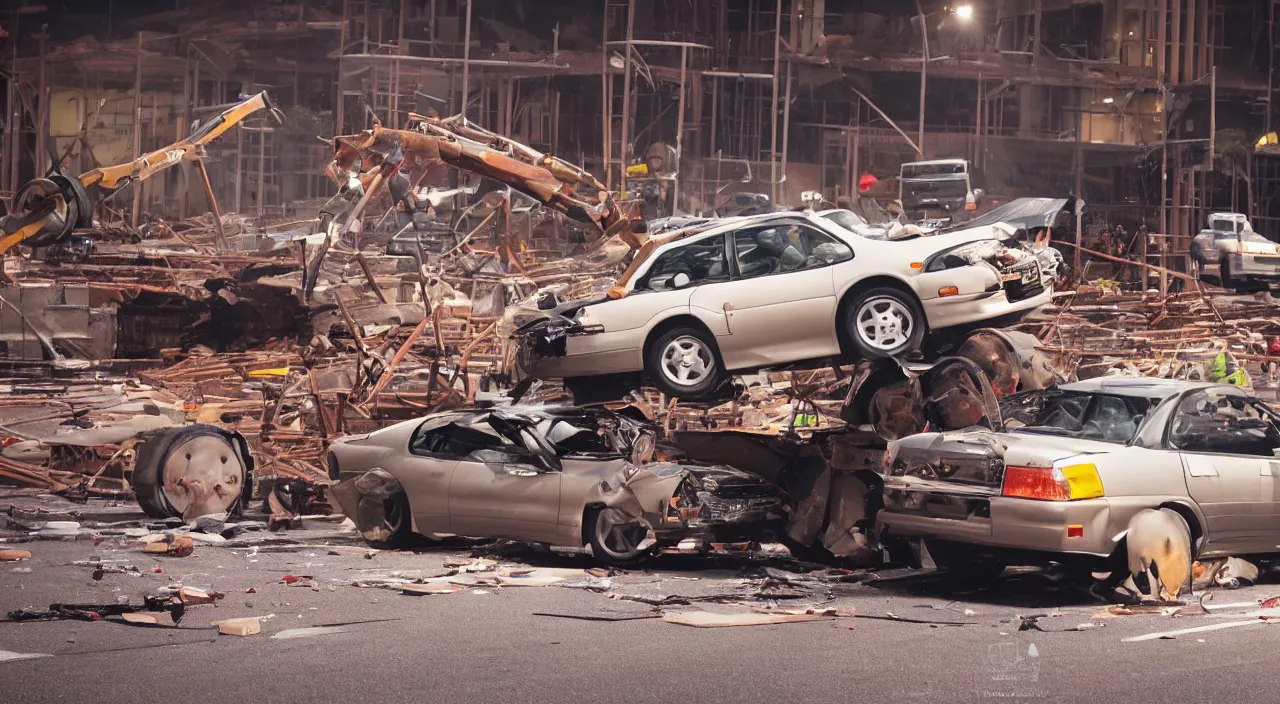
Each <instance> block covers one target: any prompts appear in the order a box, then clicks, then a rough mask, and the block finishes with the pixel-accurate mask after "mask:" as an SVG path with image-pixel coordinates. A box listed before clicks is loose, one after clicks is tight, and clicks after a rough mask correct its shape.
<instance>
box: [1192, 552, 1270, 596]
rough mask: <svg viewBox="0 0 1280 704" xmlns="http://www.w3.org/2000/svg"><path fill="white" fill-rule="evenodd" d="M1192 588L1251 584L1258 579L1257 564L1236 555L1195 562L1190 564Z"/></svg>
mask: <svg viewBox="0 0 1280 704" xmlns="http://www.w3.org/2000/svg"><path fill="white" fill-rule="evenodd" d="M1191 574H1192V583H1191V585H1192V588H1193V589H1197V590H1199V589H1208V588H1209V587H1214V586H1216V587H1222V588H1223V589H1239V588H1240V587H1241V586H1243V585H1246V584H1253V583H1255V582H1257V581H1258V574H1259V571H1258V566H1257V565H1255V564H1253V563H1252V562H1249V561H1248V560H1243V559H1241V558H1238V557H1227V558H1222V559H1218V560H1210V561H1208V562H1204V563H1201V562H1195V563H1193V564H1192V569H1191Z"/></svg>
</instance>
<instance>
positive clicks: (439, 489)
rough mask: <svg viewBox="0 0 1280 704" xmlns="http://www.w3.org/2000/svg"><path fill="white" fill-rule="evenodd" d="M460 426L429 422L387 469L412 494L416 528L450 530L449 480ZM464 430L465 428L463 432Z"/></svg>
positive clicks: (411, 500)
mask: <svg viewBox="0 0 1280 704" xmlns="http://www.w3.org/2000/svg"><path fill="white" fill-rule="evenodd" d="M460 430H461V428H460V426H458V425H457V424H455V423H452V422H448V421H446V422H439V421H430V420H429V421H426V422H424V423H423V424H422V425H420V426H418V429H417V430H415V431H414V433H413V436H412V437H411V438H410V440H409V452H408V453H407V454H404V455H400V456H398V457H396V458H395V459H394V460H391V461H390V462H389V464H390V465H391V466H388V467H387V468H386V469H388V470H390V471H391V472H392V473H393V474H394V475H395V476H396V478H398V479H399V480H400V486H401V487H403V488H404V492H405V495H406V496H408V497H409V511H410V512H411V513H412V514H413V522H414V525H415V527H416V528H417V531H418V532H419V533H423V534H429V533H449V532H452V529H451V528H450V526H449V501H448V495H449V481H450V480H451V479H452V477H453V471H454V468H456V467H457V466H458V460H459V458H460V454H459V450H458V447H457V444H456V439H457V435H458V431H460ZM463 432H465V431H463Z"/></svg>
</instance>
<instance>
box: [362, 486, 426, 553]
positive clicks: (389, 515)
mask: <svg viewBox="0 0 1280 704" xmlns="http://www.w3.org/2000/svg"><path fill="white" fill-rule="evenodd" d="M363 504H364V502H363V501H362V502H361V507H360V510H362V511H363V510H364V505H363ZM411 515H412V514H411V513H410V510H409V496H408V495H407V494H405V493H404V491H403V490H401V491H397V492H396V493H394V494H392V495H391V496H390V497H388V498H386V499H383V506H382V518H383V520H384V521H385V524H386V526H387V528H388V529H389V530H390V531H391V537H389V538H387V539H386V540H369V539H367V538H366V542H368V543H369V546H370V547H374V548H378V549H381V550H387V549H391V550H395V549H401V548H409V547H413V546H415V545H418V544H421V543H422V542H423V541H424V540H425V539H424V538H423V537H422V536H420V535H417V534H416V533H414V532H413V520H412V518H411Z"/></svg>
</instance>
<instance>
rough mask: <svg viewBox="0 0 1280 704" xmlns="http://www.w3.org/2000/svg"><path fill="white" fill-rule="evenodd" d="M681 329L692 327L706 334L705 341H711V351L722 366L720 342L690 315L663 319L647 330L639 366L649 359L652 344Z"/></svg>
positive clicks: (680, 314)
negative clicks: (672, 331) (665, 334)
mask: <svg viewBox="0 0 1280 704" xmlns="http://www.w3.org/2000/svg"><path fill="white" fill-rule="evenodd" d="M681 327H692V328H697V329H698V330H701V331H702V332H704V333H706V335H707V339H708V340H710V341H711V345H712V347H714V348H715V349H714V350H713V351H714V352H715V353H716V360H717V361H718V362H719V363H720V364H721V365H723V364H724V355H723V354H721V352H720V342H719V341H718V340H716V335H715V333H714V332H712V330H711V328H710V327H708V326H707V324H706V323H704V322H702V320H700V319H699V318H698V316H696V315H694V314H692V313H677V314H675V315H673V316H671V317H669V318H663V319H662V320H661V321H659V322H658V323H657V324H655V325H654V326H653V327H651V328H649V332H647V333H645V336H644V347H643V348H642V349H641V351H640V352H641V357H640V360H641V364H643V363H644V361H645V360H647V359H649V353H650V352H652V351H653V343H654V342H655V341H656V340H657V339H658V338H659V337H661V336H662V335H663V334H664V333H666V332H668V331H670V330H674V329H676V328H681Z"/></svg>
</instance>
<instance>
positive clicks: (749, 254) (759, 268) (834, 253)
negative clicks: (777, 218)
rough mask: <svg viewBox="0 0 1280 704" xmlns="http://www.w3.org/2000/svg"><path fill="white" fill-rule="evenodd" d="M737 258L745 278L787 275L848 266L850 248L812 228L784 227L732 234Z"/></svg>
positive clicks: (753, 228)
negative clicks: (829, 267)
mask: <svg viewBox="0 0 1280 704" xmlns="http://www.w3.org/2000/svg"><path fill="white" fill-rule="evenodd" d="M733 249H734V257H735V258H736V260H737V264H738V272H739V273H740V274H741V275H742V277H743V278H748V279H749V278H752V277H756V276H768V275H770V274H787V273H791V272H793V271H803V270H806V269H817V268H820V267H824V266H828V265H831V264H837V263H839V262H846V261H849V260H850V259H852V258H853V250H851V249H850V248H849V245H847V244H845V243H843V242H840V241H838V240H836V239H835V238H834V237H831V236H830V235H827V234H825V233H823V232H819V231H818V230H815V229H813V228H811V227H806V226H804V225H800V224H795V223H782V224H778V225H768V226H764V227H752V228H747V229H744V230H739V231H738V232H735V233H734V234H733Z"/></svg>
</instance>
